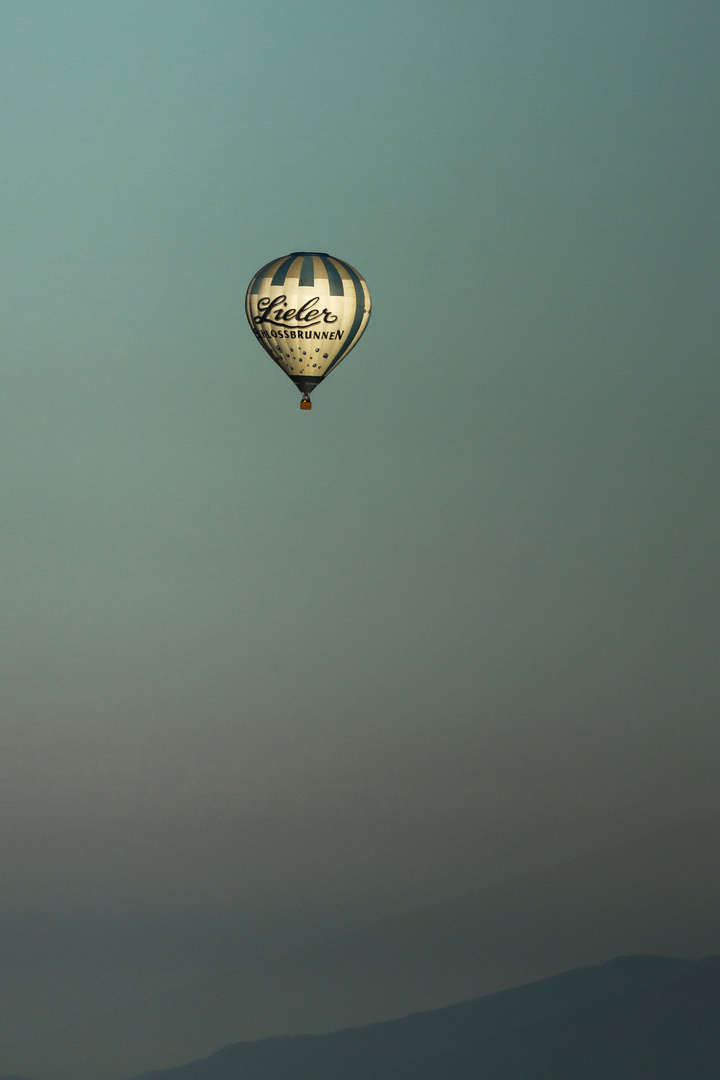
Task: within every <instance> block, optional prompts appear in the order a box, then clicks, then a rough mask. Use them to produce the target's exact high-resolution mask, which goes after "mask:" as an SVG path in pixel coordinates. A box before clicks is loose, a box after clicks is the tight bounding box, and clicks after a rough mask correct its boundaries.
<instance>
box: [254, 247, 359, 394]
mask: <svg viewBox="0 0 720 1080" xmlns="http://www.w3.org/2000/svg"><path fill="white" fill-rule="evenodd" d="M245 313H246V315H247V318H248V322H249V323H250V329H251V330H252V332H253V333H254V334H255V337H256V338H257V339H258V341H259V342H260V344H261V345H262V347H263V349H264V350H265V352H266V353H267V354H268V355H269V356H271V357H272V359H273V360H274V361H275V363H276V364H277V365H278V367H281V368H282V369H283V371H284V372H285V374H286V375H287V376H288V378H290V379H292V381H293V382H294V383H295V385H296V386H297V388H298V390H299V391H300V393H301V394H302V400H301V402H300V408H301V409H310V408H312V405H311V402H310V394H311V393H312V391H313V390H314V389H315V387H316V386H317V385H318V383H321V382H322V381H323V379H324V378H325V377H326V376H327V375H329V374H330V372H331V371H332V370H333V368H335V367H337V365H338V364H339V363H340V361H341V360H344V359H345V357H346V356H347V354H348V353H349V352H350V350H351V349H352V348H354V347H355V345H357V343H358V341H359V340H360V336H361V335H362V333H363V331H364V330H365V327H366V326H367V322H368V319H369V318H370V293H369V292H368V287H367V285H366V284H365V281H364V280H363V278H362V277H361V276H360V274H358V272H357V270H355V269H354V268H353V267H352V266H350V264H349V263H346V262H343V260H342V259H336V258H334V257H333V256H331V255H327V254H326V253H325V252H322V251H293V252H292V253H291V254H290V255H284V256H283V257H282V258H281V259H273V261H272V262H269V263H267V265H266V266H263V268H262V270H258V272H257V274H255V276H254V278H253V279H252V281H251V282H250V284H249V286H248V291H247V294H246V296H245Z"/></svg>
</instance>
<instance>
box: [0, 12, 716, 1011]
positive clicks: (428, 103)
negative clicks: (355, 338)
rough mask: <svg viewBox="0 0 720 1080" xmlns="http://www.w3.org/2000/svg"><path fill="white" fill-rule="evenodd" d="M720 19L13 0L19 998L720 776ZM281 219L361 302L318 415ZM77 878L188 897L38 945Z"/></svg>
mask: <svg viewBox="0 0 720 1080" xmlns="http://www.w3.org/2000/svg"><path fill="white" fill-rule="evenodd" d="M719 32H720V10H718V9H716V8H715V7H714V6H713V5H712V4H708V3H705V2H700V0H684V2H680V0H652V2H650V0H609V2H605V3H602V4H598V3H597V2H592V3H591V2H589V0H573V2H572V3H570V2H568V0H547V2H543V0H446V2H444V3H442V4H440V3H431V2H428V0H413V2H412V3H411V2H409V0H382V2H380V0H364V2H362V3H360V2H356V0H342V2H337V0H335V2H332V3H331V2H329V0H328V2H325V0H292V2H290V0H277V2H275V3H273V4H262V3H255V2H249V0H202V2H200V0H142V2H140V0H123V3H113V2H108V0H90V2H88V0H62V2H59V0H42V2H40V0H3V2H2V3H1V4H0V100H1V101H2V106H0V146H2V169H1V170H0V222H1V226H0V303H1V309H2V318H1V319H0V349H1V351H2V376H1V378H0V463H1V467H0V507H1V513H0V555H1V557H0V600H1V611H2V618H1V619H0V658H1V659H0V665H1V670H0V716H1V718H2V719H1V724H2V734H1V742H0V779H1V784H0V793H1V804H0V805H1V813H2V815H3V825H2V832H3V836H4V838H5V845H4V848H3V853H2V855H1V856H0V871H1V874H2V881H3V891H2V903H3V905H4V907H3V912H4V915H3V918H4V919H6V920H13V919H15V918H17V913H18V912H22V913H23V916H22V917H23V918H27V919H29V920H30V922H29V924H28V925H30V927H31V929H30V930H29V931H28V934H29V935H30V937H29V939H28V940H29V941H30V944H29V945H28V951H27V953H25V952H23V950H22V949H20V948H19V949H18V951H17V955H16V956H14V958H13V959H12V964H15V965H16V967H15V968H13V967H12V965H11V968H10V969H6V970H11V971H12V972H14V973H17V972H20V973H22V974H23V978H25V979H26V980H27V981H26V982H25V983H23V985H24V986H28V987H31V989H29V990H27V994H26V998H23V997H22V994H20V995H18V992H17V984H13V983H8V987H9V989H7V991H6V992H7V993H8V994H9V996H10V998H11V999H12V1000H14V1001H15V1002H16V1004H17V1002H18V1001H20V1002H21V1004H20V1005H17V1016H18V1020H17V1022H18V1024H20V1023H21V1020H22V1023H27V1024H28V1025H31V1024H34V1023H36V1022H38V1016H39V1015H40V1013H41V1012H42V1017H43V1020H47V1021H48V1022H50V1021H51V1020H53V1019H57V1016H59V1015H60V1014H59V1013H54V1012H53V1010H54V1009H57V1010H60V1009H62V1008H65V1007H67V1008H68V1009H69V1008H70V1007H71V1005H72V1002H74V1001H77V1002H83V1001H85V1000H86V999H89V997H90V996H92V994H93V993H95V992H96V988H97V986H98V985H100V982H99V980H101V979H104V980H105V981H104V982H102V986H103V989H104V992H106V993H107V994H108V995H109V996H112V995H113V994H115V993H118V994H119V993H120V992H121V991H122V992H123V993H125V992H128V993H129V992H130V990H132V991H133V992H135V990H138V991H140V990H145V989H148V990H149V989H154V988H155V987H156V986H157V985H160V984H163V985H164V984H165V983H167V982H168V981H172V979H173V978H175V977H177V978H179V977H180V974H179V973H182V975H183V977H185V975H186V974H188V973H191V974H192V973H195V972H196V970H197V971H203V972H205V971H208V970H211V969H212V966H213V964H216V963H220V962H221V960H223V961H224V959H225V956H226V952H224V951H223V950H224V949H225V946H226V944H227V943H226V942H225V943H223V942H221V944H219V945H218V944H217V942H216V938H217V936H218V934H217V933H216V931H215V929H214V927H215V926H216V925H222V926H223V927H226V926H227V924H228V920H229V921H230V923H232V924H233V926H235V930H234V931H233V933H236V934H240V935H241V936H242V934H244V933H252V932H255V933H260V929H258V927H259V928H261V929H262V932H265V929H266V928H267V927H270V928H271V930H272V932H273V933H276V932H277V933H279V932H280V931H279V930H278V929H277V927H280V926H282V927H283V928H285V929H284V931H283V932H287V933H288V934H294V933H298V934H301V933H305V932H307V928H308V927H312V928H313V932H317V931H320V932H323V931H324V930H326V929H331V928H337V927H343V926H351V925H354V924H355V923H356V922H358V921H362V920H372V919H374V918H378V917H381V916H383V915H385V914H389V913H395V912H400V911H403V910H405V909H408V908H411V907H420V906H422V905H423V904H425V903H430V902H431V901H433V900H435V899H439V898H442V897H445V896H451V895H454V894H460V893H462V892H464V891H465V890H467V889H471V888H475V887H479V886H481V885H482V884H484V883H486V882H488V881H495V880H499V879H502V878H503V877H507V876H509V875H511V874H514V873H516V872H519V871H520V870H523V869H526V868H530V867H536V866H542V865H544V864H545V863H550V862H552V861H554V860H558V859H562V858H565V857H568V856H571V855H575V854H579V853H582V852H584V851H587V850H590V849H592V848H593V847H598V846H602V845H604V844H612V843H614V842H616V841H617V840H618V839H619V838H620V837H623V836H626V835H628V834H632V833H634V832H639V831H642V830H643V829H646V828H652V827H655V826H657V825H660V824H662V823H664V822H667V821H672V820H675V819H681V818H684V817H688V816H691V815H692V814H695V813H700V812H704V811H708V810H712V809H713V808H716V807H717V781H716V761H717V755H718V752H719V751H720V745H718V743H719V736H718V726H717V706H718V681H717V667H718V665H717V611H718V585H719V580H718V558H717V551H718V529H717V526H718V516H719V515H718V485H717V462H718V452H719V451H720V446H719V445H718V443H719V441H720V440H719V439H718V381H719V380H718V331H719V330H720V318H719V316H718V301H717V292H718V276H719V275H718V270H719V269H720V267H719V265H718V264H719V259H718V250H719V248H718V240H719V235H718V234H719V232H720V228H719V225H720V216H719V215H718V208H717V185H718V175H719V173H720V139H719V138H718V122H717V121H718V115H719V113H720V93H719V91H720V73H719V69H718V62H717V57H718V45H719V44H720V33H719ZM294 250H311V251H327V252H330V253H331V254H333V255H336V256H338V257H340V258H342V259H345V260H347V261H349V262H350V263H352V264H353V265H354V266H356V267H357V268H358V269H359V270H360V272H361V273H362V274H363V276H364V277H365V278H366V280H367V282H368V285H369V288H370V291H371V294H372V297H373V304H374V307H373V316H372V319H371V321H370V324H369V327H368V329H367V332H366V334H365V336H364V338H363V339H362V341H361V342H360V344H359V345H358V346H357V348H356V349H355V350H354V351H353V353H352V354H351V356H349V357H348V358H347V360H346V361H345V362H344V363H343V364H342V365H341V366H340V367H339V368H338V369H337V370H336V371H335V372H334V373H333V375H332V377H331V378H330V379H328V381H327V382H326V383H324V384H323V386H321V387H320V388H319V389H318V391H317V392H316V394H315V396H314V407H313V411H312V413H310V414H304V413H301V412H300V410H299V409H298V394H297V391H296V390H295V388H294V387H293V386H292V384H291V383H290V382H289V380H287V379H286V378H285V376H284V375H283V374H282V373H281V372H280V371H279V370H278V369H277V368H276V367H275V366H274V365H273V364H272V362H271V361H270V360H269V358H268V357H267V356H266V355H265V354H264V353H263V351H262V350H261V349H260V348H259V347H258V345H257V343H256V342H255V341H254V340H253V338H252V335H251V333H250V331H249V329H248V327H247V325H246V322H245V316H244V311H243V298H244V292H245V288H246V285H247V282H248V281H249V279H250V278H251V276H252V275H253V274H254V273H255V271H257V270H258V269H259V268H260V267H261V266H262V265H263V264H264V263H266V262H268V261H269V260H270V259H273V258H276V257H279V256H281V255H283V254H285V253H287V252H289V251H294ZM89 918H91V919H92V920H95V922H94V923H93V925H98V924H102V923H103V920H110V921H112V919H117V918H130V919H137V920H138V921H139V923H143V920H146V921H147V922H148V924H150V923H152V920H153V919H158V918H160V919H161V920H167V921H168V922H172V920H181V921H182V920H187V921H189V922H191V923H192V925H193V927H195V929H194V930H193V932H192V933H193V934H194V935H195V937H193V940H192V941H189V939H188V943H187V948H185V945H184V944H183V941H182V939H181V936H180V937H179V938H178V941H177V942H176V944H175V945H173V947H172V949H170V948H168V949H167V950H165V952H162V950H160V952H162V956H160V958H159V959H158V958H157V957H155V958H154V959H153V958H152V957H151V958H150V959H148V957H147V955H145V954H144V953H143V951H142V950H139V951H138V954H137V956H136V957H134V958H133V959H132V962H129V961H127V962H125V961H123V962H121V960H119V959H118V960H117V964H116V965H115V966H113V963H114V961H113V962H112V963H111V962H109V961H108V960H107V957H105V954H104V953H103V952H102V949H101V948H100V947H99V946H97V942H96V941H95V939H93V942H91V943H89V944H87V945H86V946H83V944H82V942H83V940H84V939H83V936H82V930H77V932H74V933H75V936H74V937H73V935H72V934H71V935H70V937H71V938H72V941H74V942H76V943H77V942H78V941H79V942H80V944H79V945H64V946H63V947H62V949H61V948H59V947H58V949H56V948H55V945H53V943H52V942H53V938H52V935H50V937H49V938H48V939H47V941H46V950H45V951H44V952H43V950H42V949H38V948H36V947H35V946H33V945H32V940H33V939H32V933H33V931H32V926H34V925H35V924H34V923H33V921H32V920H33V919H37V925H38V926H46V925H56V924H55V923H54V922H53V920H59V921H60V922H61V923H62V925H63V926H65V925H73V926H75V925H77V926H79V927H82V926H85V925H87V922H86V921H87V919H89ZM233 919H236V920H237V925H236V924H235V923H233ZM10 924H11V923H10ZM10 924H8V925H10ZM143 925H145V924H144V923H143ZM238 927H239V928H240V929H238ZM223 932H224V931H223ZM204 934H205V935H207V937H206V939H205V938H204V937H203V935H204ZM190 936H192V935H190ZM221 936H222V935H221ZM203 940H207V941H208V942H209V944H208V945H207V948H204V946H203V944H202V942H203ZM47 942H49V944H47ZM198 942H200V944H198ZM163 948H164V947H163ZM73 949H74V950H75V951H73ZM84 949H85V951H83V950H84ZM173 949H174V950H175V951H173ZM53 950H55V951H53ZM150 952H151V953H152V950H150ZM56 953H57V955H56ZM48 957H50V959H48ZM63 957H65V958H66V959H65V960H63ZM68 957H69V959H68ZM98 958H100V959H98ZM66 961H67V970H64V969H63V963H65V962H66ZM95 967H97V968H98V969H100V968H102V971H103V975H102V976H100V975H99V974H98V973H97V971H95ZM50 969H52V970H50ZM70 969H72V970H70ZM86 969H87V970H86ZM91 969H92V972H93V974H92V978H91V977H90V975H87V971H90V970H91ZM28 973H31V975H32V978H30V975H28ZM86 975H87V978H86ZM32 979H35V980H36V981H35V982H34V983H33V982H32ZM53 980H57V985H61V986H65V987H74V988H76V989H73V990H72V993H70V992H69V991H68V992H67V994H66V995H65V1000H64V1002H63V1004H62V1005H61V1004H60V1003H59V1002H58V1001H56V1000H55V998H54V996H53V995H54V992H55V991H54V989H53V987H54V986H55V985H56V983H55V982H54V981H53ZM88 980H89V981H88ZM92 980H95V981H94V982H93V981H92ZM163 980H165V983H164V982H163ZM32 987H34V989H32ZM38 987H41V988H44V989H42V990H40V989H38ZM128 988H130V989H128ZM4 992H5V991H4ZM73 994H76V995H77V996H76V997H75V998H73V996H72V995H73ZM43 995H44V996H43ZM83 995H85V997H83ZM23 1002H26V1004H23ZM38 1002H40V1004H38ZM68 1002H70V1004H68ZM78 1007H79V1006H78ZM22 1010H25V1011H24V1012H22ZM33 1010H35V1011H33ZM43 1010H44V1011H43ZM21 1012H22V1017H21V1016H20V1014H21Z"/></svg>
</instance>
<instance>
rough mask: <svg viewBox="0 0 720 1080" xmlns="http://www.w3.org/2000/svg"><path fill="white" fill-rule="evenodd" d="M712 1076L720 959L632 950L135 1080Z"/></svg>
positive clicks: (715, 1073)
mask: <svg viewBox="0 0 720 1080" xmlns="http://www.w3.org/2000/svg"><path fill="white" fill-rule="evenodd" d="M439 1077H442V1078H443V1080H476V1078H478V1077H483V1078H485V1077H487V1078H489V1080H490V1078H491V1080H718V1077H720V957H709V958H707V959H705V960H676V959H668V958H665V957H657V956H632V957H621V958H619V959H616V960H611V961H609V962H608V963H606V964H603V965H600V966H593V967H586V968H580V969H576V970H573V971H569V972H566V973H564V974H562V975H556V976H554V977H553V978H550V979H544V980H542V981H540V982H536V983H532V984H529V985H527V986H522V987H517V988H514V989H510V990H504V991H501V992H500V993H497V994H491V995H488V996H486V997H482V998H479V999H476V1000H473V1001H467V1002H463V1003H461V1004H459V1005H451V1006H448V1007H446V1008H443V1009H437V1010H434V1011H432V1012H425V1013H417V1014H414V1015H412V1016H408V1017H405V1018H403V1019H401V1020H390V1021H386V1022H383V1023H379V1024H370V1025H368V1026H366V1027H360V1028H350V1029H347V1030H345V1031H339V1032H335V1033H333V1034H330V1035H291V1036H285V1037H279V1038H278V1037H276V1038H271V1039H264V1040H261V1041H258V1042H249V1043H248V1042H244V1043H237V1044H234V1045H232V1046H228V1047H226V1048H225V1049H223V1050H221V1051H219V1052H218V1053H216V1054H212V1055H211V1056H210V1057H207V1058H205V1059H203V1060H201V1061H195V1062H192V1063H190V1064H188V1065H183V1066H179V1067H176V1068H172V1069H165V1070H161V1071H159V1072H153V1073H146V1074H144V1075H143V1076H142V1077H136V1078H135V1080H438V1078H439Z"/></svg>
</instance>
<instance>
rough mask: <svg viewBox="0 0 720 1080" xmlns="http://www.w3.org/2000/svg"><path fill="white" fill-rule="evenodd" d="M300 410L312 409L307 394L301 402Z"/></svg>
mask: <svg viewBox="0 0 720 1080" xmlns="http://www.w3.org/2000/svg"><path fill="white" fill-rule="evenodd" d="M300 408H301V409H312V401H311V400H310V398H309V397H308V396H307V394H305V396H304V397H303V399H302V401H301V402H300Z"/></svg>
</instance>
